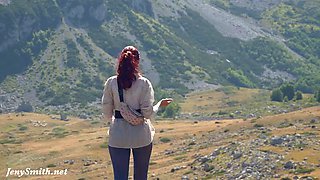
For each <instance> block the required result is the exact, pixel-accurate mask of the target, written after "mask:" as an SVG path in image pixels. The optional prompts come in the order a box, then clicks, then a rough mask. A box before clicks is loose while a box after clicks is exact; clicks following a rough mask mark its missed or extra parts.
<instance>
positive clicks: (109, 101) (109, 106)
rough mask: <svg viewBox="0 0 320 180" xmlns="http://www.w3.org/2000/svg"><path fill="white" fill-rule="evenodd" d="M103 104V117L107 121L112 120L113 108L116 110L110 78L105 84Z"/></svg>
mask: <svg viewBox="0 0 320 180" xmlns="http://www.w3.org/2000/svg"><path fill="white" fill-rule="evenodd" d="M101 104H102V119H103V120H105V121H109V122H111V121H112V115H113V110H114V102H113V94H112V87H111V79H108V80H107V81H106V83H105V85H104V90H103V96H102V102H101Z"/></svg>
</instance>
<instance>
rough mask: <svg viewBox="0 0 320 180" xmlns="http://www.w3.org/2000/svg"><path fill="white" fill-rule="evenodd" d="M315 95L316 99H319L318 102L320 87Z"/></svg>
mask: <svg viewBox="0 0 320 180" xmlns="http://www.w3.org/2000/svg"><path fill="white" fill-rule="evenodd" d="M314 97H315V98H316V101H317V102H320V89H318V90H317V91H316V92H315V94H314Z"/></svg>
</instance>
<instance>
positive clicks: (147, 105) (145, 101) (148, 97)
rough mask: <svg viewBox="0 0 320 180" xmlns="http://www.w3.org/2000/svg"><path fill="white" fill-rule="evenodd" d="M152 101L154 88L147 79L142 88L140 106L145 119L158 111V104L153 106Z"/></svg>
mask: <svg viewBox="0 0 320 180" xmlns="http://www.w3.org/2000/svg"><path fill="white" fill-rule="evenodd" d="M153 103H154V90H153V87H152V84H151V82H150V81H149V80H147V81H146V84H145V87H144V89H143V93H142V98H141V103H140V108H141V112H142V114H143V116H144V117H145V118H146V119H151V118H153V116H154V115H155V114H156V113H157V112H158V109H159V105H158V104H157V105H155V106H153Z"/></svg>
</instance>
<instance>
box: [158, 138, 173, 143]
mask: <svg viewBox="0 0 320 180" xmlns="http://www.w3.org/2000/svg"><path fill="white" fill-rule="evenodd" d="M160 141H161V142H163V143H167V142H170V141H171V139H169V138H167V137H162V138H160Z"/></svg>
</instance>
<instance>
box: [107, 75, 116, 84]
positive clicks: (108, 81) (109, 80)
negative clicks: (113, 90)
mask: <svg viewBox="0 0 320 180" xmlns="http://www.w3.org/2000/svg"><path fill="white" fill-rule="evenodd" d="M115 81H117V76H116V75H114V76H111V77H109V78H108V79H107V80H106V81H105V83H104V85H105V86H106V85H107V84H111V83H112V82H115Z"/></svg>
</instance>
